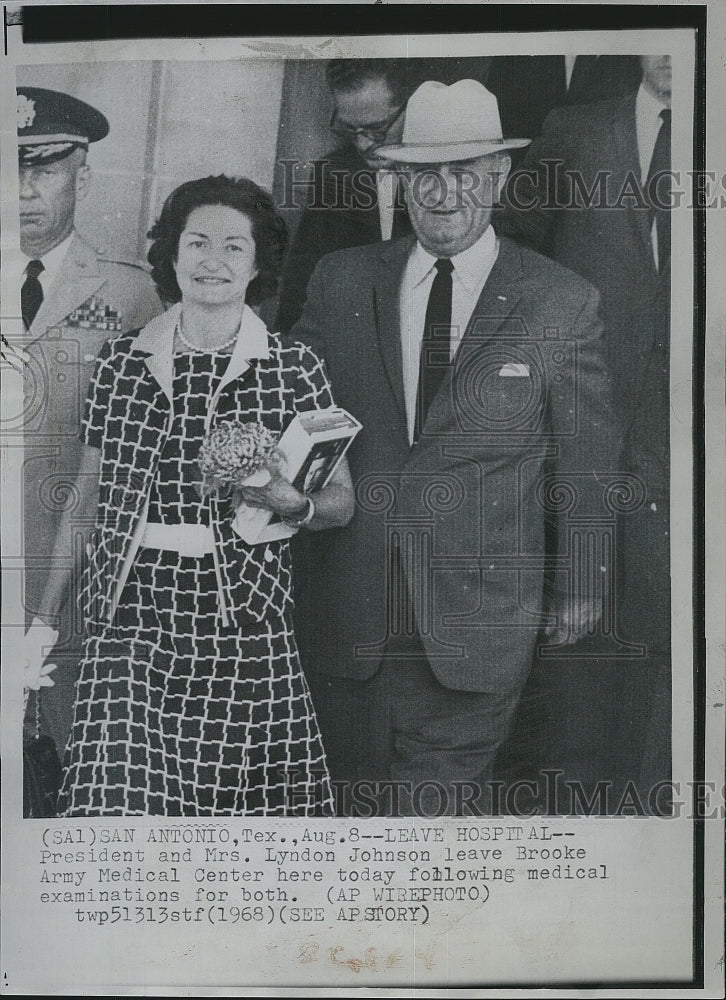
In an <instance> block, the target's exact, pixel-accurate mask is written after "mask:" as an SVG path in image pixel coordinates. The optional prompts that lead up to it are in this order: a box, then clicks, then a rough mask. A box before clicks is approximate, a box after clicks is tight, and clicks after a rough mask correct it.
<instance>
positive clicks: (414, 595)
mask: <svg viewBox="0 0 726 1000" xmlns="http://www.w3.org/2000/svg"><path fill="white" fill-rule="evenodd" d="M526 142H527V140H525V139H505V138H504V137H503V136H502V130H501V125H500V120H499V113H498V109H497V103H496V100H495V98H494V97H493V95H492V94H491V93H489V91H487V90H486V89H485V88H484V87H483V86H482V85H481V84H480V83H477V82H475V81H473V80H460V81H459V82H457V83H455V84H453V85H452V86H445V85H443V84H440V83H436V82H427V83H424V84H422V85H421V86H420V87H419V88H418V90H417V91H416V92H415V93H414V94H413V95H412V97H411V99H410V100H409V103H408V106H407V111H406V121H405V126H404V130H403V136H402V141H401V142H400V143H399V144H397V145H395V146H393V145H391V146H385V147H382V148H381V149H380V153H381V155H382V156H384V157H385V158H386V159H387V160H389V161H393V162H395V163H397V164H399V165H400V168H401V170H402V172H403V176H404V183H405V184H406V197H407V199H408V208H409V213H410V217H411V221H412V224H413V228H414V230H415V238H413V237H411V238H405V239H402V240H392V241H388V242H384V243H380V244H375V245H370V246H363V247H356V248H352V249H350V250H344V251H340V252H338V253H334V254H330V255H328V256H327V257H325V258H323V260H322V261H321V262H320V264H319V265H318V267H317V269H316V271H315V273H314V274H313V277H312V279H311V281H310V285H309V287H308V297H307V303H306V305H305V309H304V311H303V314H302V317H301V319H300V321H299V322H298V323H297V325H296V326H295V327H294V328H293V330H292V334H291V335H292V336H293V337H295V339H299V340H303V341H305V340H309V341H312V342H314V343H315V344H316V345H317V346H318V347H319V348H320V349H321V350H322V351H323V352H324V354H325V357H326V362H327V366H328V370H329V374H330V377H331V381H332V382H333V384H334V385H335V388H336V394H337V397H336V398H339V399H340V402H341V405H343V406H345V407H346V408H347V409H348V410H350V411H351V413H353V414H354V415H355V416H356V417H357V418H358V419H359V420H360V421H361V422H362V425H363V430H362V431H361V433H360V435H359V437H358V439H357V440H356V442H355V443H354V445H353V446H352V448H351V450H350V452H349V455H350V465H351V472H352V475H353V479H354V482H355V485H356V498H357V510H356V514H355V516H354V518H353V520H352V522H351V524H350V525H349V526H348V527H346V528H342V529H340V530H338V531H336V532H331V533H329V537H327V538H325V539H323V538H316V537H314V536H309V537H306V538H305V539H304V540H303V541H304V545H305V549H303V548H302V546H301V548H300V551H299V553H298V554H299V563H298V572H299V578H300V583H301V586H300V587H299V588H298V622H299V624H298V628H299V633H298V634H299V637H300V641H301V644H302V651H303V658H304V663H305V665H306V668H307V670H308V676H309V678H310V682H311V685H312V688H313V696H314V699H315V704H316V709H317V712H318V716H319V719H320V724H321V729H322V731H323V738H324V741H325V742H326V749H327V753H328V760H329V764H330V767H331V772H332V775H333V778H334V780H336V781H337V782H339V784H338V786H337V787H338V806H339V809H340V811H341V812H344V813H349V814H353V815H366V814H370V813H371V812H376V811H377V812H379V813H380V814H386V813H387V814H394V815H395V814H399V815H406V814H413V815H436V814H443V813H454V814H466V813H474V814H476V813H477V812H485V811H487V809H488V808H492V802H491V801H490V796H489V792H490V791H491V785H490V779H491V775H492V767H493V762H494V758H495V755H496V752H497V749H498V748H499V747H500V746H501V745H502V743H503V741H504V739H505V737H506V735H507V733H508V731H509V728H510V726H511V723H512V720H513V717H514V715H515V712H516V708H517V703H518V699H519V696H520V692H521V690H522V687H523V685H524V682H525V680H526V678H527V675H528V673H529V670H530V665H531V663H532V656H533V652H534V648H535V643H536V641H537V637H538V634H539V633H540V632H541V630H542V629H543V628H544V627H545V626H547V625H548V624H549V625H550V626H551V627H552V626H554V627H556V628H557V629H558V635H559V636H561V637H565V636H570V635H571V634H575V633H576V632H577V631H578V630H579V629H582V628H585V627H588V626H590V625H592V622H593V621H594V619H595V617H596V615H597V611H596V609H595V606H594V605H595V603H596V602H590V601H586V602H579V601H577V600H574V601H573V600H571V599H570V600H567V596H568V582H567V574H560V575H561V576H562V579H560V578H559V575H557V574H555V579H554V581H553V584H552V585H553V587H554V590H555V594H556V597H555V601H556V603H555V604H552V603H551V602H550V603H549V604H548V602H547V600H546V597H545V591H546V590H547V589H548V588H547V587H546V586H545V581H546V570H547V567H546V558H545V547H546V545H545V535H546V523H547V522H548V521H549V522H551V521H552V519H553V516H554V515H553V512H552V510H551V509H549V508H550V507H551V505H550V504H548V502H547V490H546V489H543V483H547V482H552V481H554V480H550V479H545V478H544V477H545V475H546V474H549V475H552V474H554V475H555V476H556V475H557V474H558V473H559V474H561V475H562V477H563V478H565V479H567V478H568V477H570V479H572V481H576V482H577V483H578V484H579V485H578V490H579V491H580V492H582V490H583V486H582V482H583V481H584V480H587V479H588V477H593V476H594V477H596V476H597V474H598V473H600V472H601V471H608V470H610V469H611V467H612V454H613V446H614V441H613V439H614V436H615V433H614V429H613V422H612V413H611V408H610V404H609V392H608V377H607V373H606V370H605V365H604V362H603V358H602V343H601V333H602V327H601V323H600V320H599V318H598V315H597V306H598V297H597V293H596V291H595V290H594V289H593V288H592V287H591V286H590V285H589V284H587V282H585V281H583V280H582V279H581V278H579V277H577V276H576V275H574V274H573V273H571V272H570V271H567V270H565V269H564V268H562V267H560V266H558V265H557V264H554V263H553V262H551V261H550V260H547V259H546V258H544V257H542V256H540V255H539V254H537V253H534V252H532V251H530V250H528V249H525V248H523V247H520V246H518V245H517V244H515V243H512V242H510V241H508V240H506V239H500V238H498V237H497V235H496V233H495V232H494V230H493V229H492V226H491V215H492V208H493V206H494V204H495V202H496V200H497V198H498V195H499V192H500V190H501V188H502V185H503V184H504V182H505V180H506V177H507V172H508V170H509V158H508V156H507V151H508V150H509V149H513V148H516V147H519V146H522V145H525V144H526ZM573 477H574V479H573ZM547 534H549V532H547ZM371 785H372V786H373V787H372V788H371V787H370V786H371ZM509 805H510V806H511V803H509ZM494 808H496V805H494Z"/></svg>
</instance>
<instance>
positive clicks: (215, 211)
mask: <svg viewBox="0 0 726 1000" xmlns="http://www.w3.org/2000/svg"><path fill="white" fill-rule="evenodd" d="M174 271H175V273H176V280H177V284H178V285H179V290H180V291H181V294H182V301H183V302H184V301H186V302H197V303H199V304H200V305H201V304H206V305H210V306H219V305H227V304H229V303H232V302H237V301H239V302H240V303H243V302H244V299H245V295H246V293H247V286H248V285H249V283H250V282H251V281H252V280H253V279H254V278H255V277H256V276H257V273H258V272H257V268H256V267H255V241H254V239H253V237H252V223H251V222H250V220H249V218H248V216H246V215H245V214H244V213H243V212H238V211H237V209H235V208H229V207H228V206H227V205H202V206H201V207H200V208H195V209H194V211H193V212H190V214H189V218H188V219H187V222H186V225H185V227H184V229H183V231H182V234H181V236H180V237H179V249H178V251H177V258H176V262H175V264H174Z"/></svg>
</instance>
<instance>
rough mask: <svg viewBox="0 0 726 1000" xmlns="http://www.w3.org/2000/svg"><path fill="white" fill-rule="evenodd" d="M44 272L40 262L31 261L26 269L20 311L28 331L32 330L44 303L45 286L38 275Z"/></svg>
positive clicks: (21, 291)
mask: <svg viewBox="0 0 726 1000" xmlns="http://www.w3.org/2000/svg"><path fill="white" fill-rule="evenodd" d="M44 270H45V268H44V267H43V263H42V261H39V260H29V261H28V265H27V267H26V268H25V281H24V282H23V287H22V288H21V289H20V311H21V312H22V314H23V322H24V323H25V325H26V326H27V327H28V329H30V327H31V325H32V323H33V320H34V319H35V316H36V314H37V312H38V310H39V309H40V304H41V302H42V301H43V286H42V285H41V283H40V281H39V280H38V275H39V274H40V272H41V271H44Z"/></svg>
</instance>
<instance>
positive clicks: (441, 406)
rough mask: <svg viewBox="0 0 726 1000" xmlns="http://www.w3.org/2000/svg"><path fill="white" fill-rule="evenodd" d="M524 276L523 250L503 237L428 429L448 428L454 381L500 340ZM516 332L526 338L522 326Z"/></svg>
mask: <svg viewBox="0 0 726 1000" xmlns="http://www.w3.org/2000/svg"><path fill="white" fill-rule="evenodd" d="M523 275H524V269H523V265H522V254H521V251H520V249H519V247H518V246H517V244H516V243H513V242H511V241H510V240H508V239H506V238H502V239H501V240H500V243H499V254H498V255H497V259H496V261H495V263H494V266H493V267H492V270H491V272H490V274H489V277H488V278H487V280H486V282H485V283H484V287H483V289H482V290H481V293H480V295H479V298H478V299H477V303H476V305H475V306H474V309H473V310H472V314H471V316H470V318H469V322H468V324H467V327H466V330H465V332H464V336H463V338H462V341H461V344H460V345H459V349H458V351H457V352H456V356H455V358H454V363H453V364H452V365H451V367H450V368H449V370H448V371H447V373H446V375H445V376H444V378H443V380H442V382H441V385H440V386H439V391H438V392H437V394H436V397H435V398H434V400H433V402H432V404H431V407H430V409H429V412H428V414H427V417H426V426H427V428H428V429H429V430H431V429H434V428H436V426H437V425H440V426H446V425H448V422H449V420H450V417H451V411H450V403H451V398H452V387H451V383H452V380H453V379H455V378H456V377H457V373H458V371H459V367H460V366H461V365H462V364H466V363H467V360H468V358H470V357H471V352H472V351H479V350H481V348H482V346H483V345H484V344H486V343H487V342H489V341H490V340H492V339H493V338H494V337H496V336H497V335H498V334H499V332H500V331H501V329H502V327H503V326H505V324H506V323H507V320H508V319H509V317H510V316H512V315H513V314H514V313H515V310H516V308H517V305H518V303H519V300H520V299H521V297H522V278H523ZM516 332H517V334H519V335H520V336H521V335H522V334H521V331H520V328H519V326H518V327H517V330H516ZM425 440H426V438H425V436H424V437H422V438H421V441H420V442H419V444H417V445H416V446H415V447H414V449H413V451H414V452H416V451H417V450H418V449H419V447H420V445H421V444H422V443H423V442H425Z"/></svg>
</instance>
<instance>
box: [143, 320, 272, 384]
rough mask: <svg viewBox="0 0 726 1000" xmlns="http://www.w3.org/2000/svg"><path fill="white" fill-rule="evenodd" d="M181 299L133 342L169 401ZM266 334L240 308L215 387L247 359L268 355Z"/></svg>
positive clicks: (240, 370) (235, 374)
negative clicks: (236, 331)
mask: <svg viewBox="0 0 726 1000" xmlns="http://www.w3.org/2000/svg"><path fill="white" fill-rule="evenodd" d="M181 311H182V306H181V302H177V303H176V304H175V305H173V306H171V308H169V309H167V310H166V312H164V313H162V314H161V315H160V316H156V317H154V319H152V320H151V322H149V323H147V324H146V326H145V327H144V328H143V329H142V330H141V331H140V332H139V334H138V335H137V337H136V342H135V344H134V351H139V352H143V353H146V354H147V355H148V357H146V358H145V359H144V360H145V362H146V367H147V368H148V369H149V371H150V372H151V374H152V375H153V376H154V378H155V379H156V381H157V382H158V383H159V385H160V386H161V388H162V389H163V390H164V393H165V394H166V396H167V397H168V399H169V401H170V402H171V401H172V397H173V381H174V331H175V330H176V325H177V323H178V322H179V317H180V316H181ZM269 338H270V334H269V331H268V329H267V327H266V326H265V324H264V323H263V322H262V320H261V319H260V318H259V317H258V316H257V315H255V313H254V312H253V311H252V310H251V309H250V307H249V306H247V305H246V306H245V307H244V311H243V313H242V323H241V324H240V331H239V335H238V337H237V342H236V343H235V345H234V350H233V351H232V355H231V357H230V359H229V364H228V365H227V368H226V370H225V372H224V375H223V376H222V379H221V381H220V384H219V390H221V389H222V388H224V386H225V385H228V384H229V383H230V382H231V381H232V380H233V379H235V378H237V377H238V376H239V375H243V374H244V372H246V371H247V369H248V368H249V367H250V361H253V360H256V359H260V358H268V357H269V356H270V343H269Z"/></svg>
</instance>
